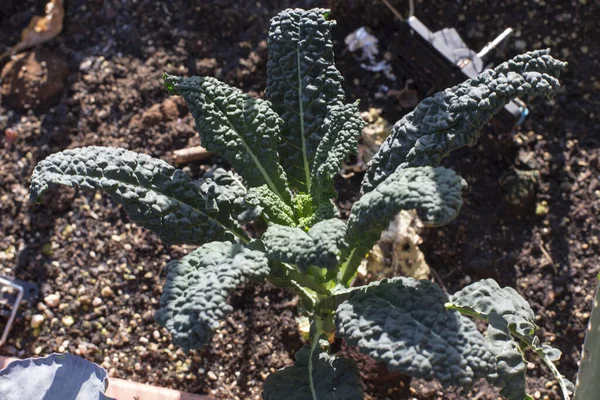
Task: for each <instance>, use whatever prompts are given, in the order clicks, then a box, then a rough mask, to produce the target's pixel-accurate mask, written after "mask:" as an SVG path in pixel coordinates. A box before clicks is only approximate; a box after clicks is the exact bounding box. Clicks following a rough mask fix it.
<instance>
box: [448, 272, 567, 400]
mask: <svg viewBox="0 0 600 400" xmlns="http://www.w3.org/2000/svg"><path fill="white" fill-rule="evenodd" d="M448 305H449V307H450V308H453V309H458V310H460V311H461V312H464V313H466V314H469V315H473V316H475V317H478V318H481V319H484V320H486V321H487V322H488V323H489V328H488V334H487V339H488V340H489V342H490V344H491V347H492V348H493V349H494V351H495V352H496V357H497V359H498V375H497V376H492V377H490V381H492V383H494V384H495V385H496V386H499V387H503V391H502V394H504V395H506V396H507V397H508V398H510V399H517V398H519V394H520V393H521V392H519V391H518V390H517V387H518V385H520V383H521V382H523V380H524V378H523V377H522V374H523V373H524V368H525V363H524V362H523V360H521V363H522V365H521V363H518V362H517V357H516V353H515V351H517V350H516V346H518V345H519V342H523V343H525V344H527V345H529V346H531V348H532V349H533V351H534V352H536V353H537V354H538V355H539V356H540V357H541V358H542V360H543V361H544V363H545V364H546V365H547V366H548V367H549V368H550V370H551V371H552V373H553V375H554V376H555V377H556V379H557V380H558V381H559V385H560V386H561V389H562V390H563V392H567V391H568V390H570V388H571V386H572V384H571V383H570V382H569V381H567V380H566V379H565V378H564V377H563V376H562V375H561V374H560V372H558V370H557V369H556V366H554V364H553V363H552V362H553V361H556V360H557V359H558V358H560V352H559V351H558V350H556V349H553V348H551V347H550V346H542V345H541V344H540V343H539V339H538V338H537V337H535V336H533V334H534V331H535V329H536V325H535V314H534V313H533V310H532V309H531V307H530V306H529V304H528V303H527V301H526V300H525V299H524V298H523V297H521V295H520V294H519V293H518V292H517V291H516V290H514V289H513V288H511V287H504V288H501V287H500V286H499V285H498V283H496V281H494V280H493V279H483V280H481V281H477V282H475V283H472V284H470V285H468V286H465V287H464V288H463V289H462V290H460V291H458V292H456V293H455V294H453V295H452V296H451V297H450V303H449V304H448ZM507 331H508V332H510V333H511V336H509V337H510V338H511V339H512V341H513V344H512V345H511V344H510V343H509V342H508V338H507V337H506V332H507ZM515 336H516V337H515Z"/></svg>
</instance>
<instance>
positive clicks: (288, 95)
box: [266, 9, 345, 193]
mask: <svg viewBox="0 0 600 400" xmlns="http://www.w3.org/2000/svg"><path fill="white" fill-rule="evenodd" d="M327 12H328V10H324V9H312V10H307V11H305V10H301V9H293V10H292V9H288V10H285V11H282V12H281V13H279V15H277V16H276V17H274V18H273V19H272V20H271V26H270V27H269V38H268V49H269V59H268V61H267V89H266V96H267V98H268V99H269V100H270V101H271V103H272V105H273V109H274V110H275V111H276V112H277V113H278V114H279V115H280V116H281V118H282V119H283V121H284V125H283V127H282V136H283V142H282V143H281V145H280V147H279V154H280V155H281V163H282V164H283V167H284V168H285V171H286V173H287V176H288V179H289V181H290V185H291V186H292V187H294V188H296V189H298V190H299V191H301V192H304V193H310V185H311V184H310V172H311V171H310V169H311V165H312V162H313V159H314V158H315V154H316V152H317V147H318V146H319V142H320V141H321V137H322V135H323V134H324V132H322V131H321V130H320V129H319V128H320V126H321V125H322V124H323V121H324V120H325V116H326V115H327V108H328V107H330V106H333V105H335V104H341V103H342V102H343V101H344V97H345V96H344V91H343V90H342V85H341V83H342V81H343V78H342V76H341V74H340V73H339V71H338V70H337V69H336V68H335V66H334V54H333V43H332V41H331V28H332V26H333V25H335V22H334V21H328V20H327V19H326V17H325V16H326V14H327Z"/></svg>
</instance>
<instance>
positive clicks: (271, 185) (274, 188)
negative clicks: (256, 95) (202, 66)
mask: <svg viewBox="0 0 600 400" xmlns="http://www.w3.org/2000/svg"><path fill="white" fill-rule="evenodd" d="M204 94H205V96H206V98H207V99H208V100H210V102H211V103H212V104H213V105H214V106H215V107H216V108H217V109H218V110H219V111H220V112H221V114H222V115H224V116H225V119H226V120H227V125H228V126H229V128H230V129H231V130H232V131H234V132H236V133H237V134H238V137H239V138H240V140H241V142H242V144H243V145H244V149H246V152H247V153H248V154H249V155H250V158H252V162H254V164H255V165H256V168H258V170H259V171H260V174H261V175H262V176H263V178H264V180H265V182H266V183H267V186H268V187H269V189H271V191H272V192H273V193H275V194H276V195H277V196H278V197H279V198H280V199H281V200H282V201H283V202H284V203H286V204H287V202H286V201H285V198H284V197H283V195H282V194H281V193H280V192H279V190H278V189H277V186H276V185H275V183H274V182H273V180H272V179H271V177H270V176H269V174H268V173H267V171H266V170H265V168H264V167H263V165H262V164H261V162H260V161H259V159H258V157H257V156H256V154H254V152H253V151H252V149H251V148H250V146H249V145H248V143H246V141H245V140H244V136H243V135H240V133H239V132H238V131H237V130H236V129H235V128H234V126H233V124H232V122H231V120H230V119H229V115H228V114H227V113H226V112H224V111H223V110H222V109H221V107H219V105H218V104H217V103H215V101H214V99H212V98H211V97H210V96H209V95H208V94H207V93H206V92H205V93H204ZM245 107H246V105H245V103H244V102H242V114H243V115H244V117H245V111H246V109H245ZM244 126H245V127H246V128H247V125H246V119H245V118H244Z"/></svg>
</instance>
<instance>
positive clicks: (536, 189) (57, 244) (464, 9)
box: [0, 0, 600, 399]
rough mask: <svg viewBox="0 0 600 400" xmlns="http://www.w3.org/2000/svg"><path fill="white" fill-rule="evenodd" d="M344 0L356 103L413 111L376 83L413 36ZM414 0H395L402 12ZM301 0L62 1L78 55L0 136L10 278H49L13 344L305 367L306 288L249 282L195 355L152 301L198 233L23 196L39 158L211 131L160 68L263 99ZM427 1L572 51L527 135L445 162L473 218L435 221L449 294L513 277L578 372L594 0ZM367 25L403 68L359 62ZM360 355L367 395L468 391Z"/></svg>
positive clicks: (539, 392)
mask: <svg viewBox="0 0 600 400" xmlns="http://www.w3.org/2000/svg"><path fill="white" fill-rule="evenodd" d="M43 3H44V2H43V1H36V0H21V1H13V0H4V1H2V2H1V4H0V43H1V44H3V45H4V46H8V45H12V44H14V43H16V42H17V41H18V37H19V32H20V30H21V29H22V28H24V27H25V26H26V25H27V23H28V21H29V19H30V18H31V16H33V15H34V14H40V13H42V10H43ZM332 3H333V4H331V6H332V8H333V13H332V14H333V15H332V17H333V18H336V19H337V20H338V27H337V28H336V29H335V38H336V54H337V57H338V66H339V68H340V70H341V71H342V74H343V75H344V76H345V77H346V84H345V86H346V91H347V93H348V97H349V98H351V99H354V98H360V99H361V104H360V107H361V109H367V108H368V107H371V106H376V107H382V108H383V110H384V116H385V117H386V118H387V119H389V120H390V121H395V120H396V119H397V118H399V117H400V116H401V115H403V114H404V113H406V112H408V111H409V110H408V109H405V108H402V103H401V102H400V101H399V100H398V99H397V98H395V97H394V96H390V97H386V96H385V95H379V94H378V92H379V91H380V86H381V85H387V86H389V87H390V88H392V89H402V88H404V85H405V82H406V81H407V80H408V79H413V78H414V77H413V76H412V74H411V73H409V72H408V71H407V70H405V69H403V66H402V65H401V64H399V63H397V62H395V61H397V55H398V51H399V48H400V47H399V43H401V42H402V41H406V40H410V39H409V38H406V37H400V36H399V34H398V32H399V29H398V26H399V24H400V22H398V21H396V20H394V19H393V16H392V14H391V13H390V12H389V10H387V8H385V7H384V6H383V5H382V4H381V3H380V2H378V1H366V0H364V1H363V0H347V1H343V2H342V1H339V0H337V1H334V2H332ZM406 3H407V2H404V1H400V0H398V1H392V4H394V6H395V7H396V8H397V9H398V10H399V11H400V12H401V13H405V14H406V12H407V4H406ZM290 6H299V7H304V8H309V7H314V6H327V2H326V1H324V0H323V1H310V0H305V1H284V0H281V1H277V0H272V1H260V2H254V1H253V2H240V1H235V0H212V1H208V0H205V1H191V0H190V1H185V0H173V1H169V2H159V1H154V2H152V1H146V0H138V1H137V2H135V1H128V2H124V1H117V0H112V1H110V0H94V1H86V0H67V1H66V18H65V27H64V30H63V32H62V33H61V34H60V35H59V36H58V37H57V38H55V39H54V40H52V41H51V42H49V43H47V44H45V45H43V46H42V48H43V49H45V50H48V51H50V52H52V53H54V54H55V55H57V56H58V57H60V58H61V59H62V60H64V61H65V62H66V63H67V64H68V66H69V71H70V74H69V76H68V78H67V80H66V85H65V89H64V90H63V91H62V94H60V95H59V97H58V98H56V99H54V100H49V102H48V103H46V104H43V105H42V106H40V108H39V110H38V111H35V112H33V111H27V110H22V109H18V108H11V107H9V106H8V105H7V104H6V102H5V101H4V100H2V105H1V106H0V133H1V132H5V135H6V136H5V135H2V137H0V143H1V145H0V160H1V161H0V215H1V217H2V218H1V221H0V227H1V230H0V274H2V275H9V276H16V277H18V278H20V279H24V280H28V281H32V282H36V283H37V284H39V286H40V288H41V296H40V298H39V299H37V300H36V301H35V302H34V304H33V305H32V307H31V308H30V309H27V307H24V308H23V310H22V313H21V316H20V317H19V319H18V320H17V322H16V325H15V327H14V328H13V331H12V333H11V335H10V340H9V343H8V344H7V345H5V346H4V347H3V348H2V349H1V352H2V353H4V354H7V355H16V356H19V357H28V356H34V355H36V354H40V355H43V354H48V353H51V352H53V351H69V352H72V353H77V354H82V355H84V356H85V357H86V358H88V359H90V360H94V361H96V362H98V363H100V364H102V365H103V366H104V367H106V368H107V369H108V370H109V371H110V374H111V376H115V377H123V378H128V379H132V380H135V381H141V382H149V383H153V384H157V385H161V386H166V387H172V388H177V389H180V390H184V391H190V392H194V393H203V394H210V395H213V396H214V397H216V398H223V399H250V398H257V397H258V396H259V393H260V390H261V386H262V381H263V380H264V379H265V377H266V376H267V374H268V373H269V372H272V371H275V370H276V369H278V368H281V367H283V366H285V365H289V364H290V363H292V361H293V354H294V352H295V351H296V350H297V349H298V348H299V347H300V346H301V341H300V337H299V335H298V333H297V329H296V326H295V321H294V317H295V315H296V299H295V298H294V297H293V296H291V295H289V294H287V293H285V292H283V291H281V290H279V289H276V288H273V287H272V286H269V285H262V286H261V285H258V286H256V285H248V286H246V287H243V288H240V289H238V290H237V291H236V292H235V293H234V294H233V295H232V297H231V301H232V303H233V305H234V307H235V308H236V310H237V311H235V312H234V313H233V314H232V315H231V316H230V317H229V318H227V320H226V321H224V323H223V326H222V329H221V330H220V331H219V332H217V334H216V335H215V338H214V340H213V343H212V345H211V346H208V347H206V348H205V349H203V350H200V351H194V352H191V353H190V354H188V355H185V354H183V353H182V352H181V351H180V350H177V349H176V348H175V347H174V346H172V345H171V344H170V340H169V337H168V335H167V334H166V331H165V330H163V329H161V328H160V327H159V326H158V325H157V324H156V323H155V322H154V320H153V314H154V311H155V310H156V308H157V302H158V299H159V297H160V294H161V287H162V282H163V281H164V273H163V268H164V266H165V264H166V262H167V261H168V260H170V259H172V258H177V257H181V256H182V255H183V254H184V253H185V252H188V251H190V250H191V248H190V247H185V246H180V247H173V248H165V247H164V246H163V244H162V243H161V242H160V241H159V240H158V239H157V237H156V236H154V235H153V234H151V233H149V232H146V231H144V230H142V229H141V228H138V227H137V226H135V225H134V224H131V223H129V221H128V219H127V218H126V215H125V213H124V211H123V210H122V209H121V208H120V207H116V206H115V205H114V204H113V203H112V202H111V201H110V200H109V199H108V198H106V197H104V196H99V195H95V194H94V193H89V192H79V191H75V190H68V189H65V188H61V189H59V190H52V191H51V192H50V193H49V194H47V195H46V197H45V200H44V203H43V204H42V205H41V206H32V205H30V204H29V203H28V186H29V181H30V179H29V177H30V175H31V172H32V170H33V168H34V166H35V164H36V163H37V162H39V161H40V160H42V159H43V158H44V157H46V156H47V155H49V154H51V153H54V152H56V151H59V150H62V149H65V148H71V147H78V146H86V145H105V146H121V147H126V148H128V149H131V150H134V151H138V152H143V153H147V154H150V155H152V156H156V157H161V158H163V159H165V160H168V161H170V160H171V156H172V151H173V150H175V149H178V148H183V147H186V146H190V145H197V144H199V140H198V138H197V135H196V134H195V131H194V128H193V121H192V119H191V117H190V116H189V115H188V113H187V111H186V110H185V107H184V106H182V104H181V102H180V101H179V100H177V99H168V97H169V96H168V94H167V93H166V91H165V90H164V89H163V87H162V83H161V76H162V74H163V72H165V71H166V72H169V73H176V74H180V75H192V74H206V75H213V76H216V77H217V78H219V79H222V80H224V81H226V82H227V83H229V84H231V85H235V86H238V87H241V88H243V89H244V90H245V91H249V92H254V93H256V94H259V95H260V94H261V93H262V92H263V90H264V87H265V80H266V77H265V71H266V65H265V64H266V58H267V52H266V42H265V40H266V31H267V27H268V23H269V19H270V18H271V17H272V16H273V15H275V14H276V13H277V11H279V10H281V9H283V8H286V7H290ZM416 15H417V16H418V17H419V18H420V19H421V20H422V21H423V22H424V23H425V24H426V25H427V26H429V27H430V28H431V29H432V30H436V29H440V28H443V27H455V28H456V29H457V30H458V31H459V32H460V33H461V34H462V36H463V38H464V39H465V41H466V42H467V43H468V44H469V45H470V46H471V47H472V48H475V49H479V48H481V47H483V45H485V43H486V42H487V41H488V40H490V39H491V38H492V37H494V36H495V35H497V34H499V33H500V32H501V31H502V30H504V28H506V27H509V26H510V27H513V28H514V29H515V31H516V32H517V33H516V36H517V37H516V38H513V39H512V40H510V42H509V44H508V46H506V48H505V49H504V51H503V52H498V53H495V55H494V60H493V61H496V62H497V61H501V60H503V59H505V58H508V57H511V56H513V55H516V54H518V53H520V52H522V51H525V50H530V49H536V48H545V47H551V48H552V51H553V54H554V55H555V56H556V57H558V58H563V59H566V60H567V61H568V62H569V67H568V69H567V71H566V73H565V74H564V78H562V79H561V80H562V82H563V89H561V91H560V93H559V94H558V96H556V97H555V98H554V99H553V100H544V99H535V100H533V101H531V102H529V106H530V110H531V114H530V116H529V117H528V118H527V120H526V121H525V123H524V125H523V126H522V127H521V128H520V129H519V130H518V132H517V133H516V134H515V135H510V134H508V133H506V132H500V131H497V130H494V129H493V128H487V129H485V130H484V132H482V138H481V140H480V142H479V144H478V145H477V146H476V147H475V148H472V149H463V150H461V151H458V152H456V153H455V154H453V155H452V156H451V157H450V158H449V159H448V160H446V161H445V162H444V165H446V166H451V167H453V168H455V169H456V170H457V171H458V172H459V173H460V174H461V175H462V176H463V177H464V178H465V179H466V180H467V182H468V183H469V189H468V191H467V192H465V194H464V197H465V205H464V208H463V211H462V213H461V215H460V217H459V218H458V219H457V220H456V221H454V222H453V223H451V224H450V225H448V226H447V227H445V228H443V229H435V230H430V231H427V232H426V234H425V244H424V246H423V249H424V252H425V254H426V257H427V261H428V262H429V264H430V266H431V267H432V268H433V269H434V270H435V271H436V272H437V275H438V276H439V277H441V282H440V283H441V284H443V286H444V287H445V288H446V289H447V290H448V291H450V292H454V291H455V290H458V289H460V288H461V287H462V286H463V285H465V284H466V283H468V282H470V281H472V280H476V279H480V278H483V277H493V278H495V279H497V280H498V281H499V282H500V283H501V284H502V285H510V286H512V287H515V288H517V290H519V292H520V293H521V294H522V295H523V296H525V297H526V298H527V300H528V301H530V302H531V304H532V306H533V308H534V310H535V311H536V313H537V314H538V315H539V321H538V324H539V326H540V331H539V335H540V337H541V339H542V341H543V342H550V343H552V344H553V345H554V346H556V347H558V348H560V349H561V350H563V352H564V355H563V358H562V359H561V361H560V362H559V369H560V370H561V371H562V372H563V373H564V374H565V375H566V376H567V377H568V378H569V379H571V380H574V378H575V373H576V369H577V361H578V360H579V351H580V347H581V344H582V341H583V335H584V331H585V326H586V323H587V319H588V317H589V311H590V307H591V297H592V295H593V289H594V286H595V284H596V278H595V276H596V274H597V273H598V271H599V267H598V266H599V265H600V257H599V246H600V243H599V239H598V236H599V233H600V232H599V231H600V227H599V220H598V212H599V208H600V184H599V182H598V180H599V179H600V151H599V150H598V145H599V144H600V139H599V137H598V132H600V119H599V118H598V114H599V111H598V106H599V105H600V81H598V72H599V71H600V69H599V66H600V65H599V64H600V59H599V56H598V55H599V54H600V39H599V38H600V25H598V21H597V17H598V15H600V3H599V2H598V1H593V0H588V1H587V2H586V1H578V0H570V1H566V2H565V1H555V2H552V1H546V2H544V1H535V2H522V1H517V0H510V1H506V0H503V1H499V2H478V1H463V2H447V1H442V0H434V1H427V2H422V1H417V2H416ZM363 25H364V26H367V27H369V28H370V29H371V31H372V32H373V33H374V34H375V35H376V36H377V37H378V38H379V39H380V40H381V53H382V55H383V54H384V53H385V52H388V56H389V58H390V59H391V60H392V65H393V72H394V73H395V74H396V76H397V77H398V80H397V81H396V82H391V81H389V80H387V79H386V78H385V77H384V76H382V75H381V76H380V75H377V74H374V73H372V72H368V71H365V70H364V69H361V68H360V66H359V62H357V60H356V58H355V55H354V54H352V53H349V52H348V51H347V50H345V49H344V44H343V38H344V37H345V36H346V35H347V34H348V33H350V32H352V31H353V30H354V29H356V28H358V27H360V26H363ZM3 50H4V49H2V48H0V51H3ZM409 86H410V88H412V89H414V90H416V91H417V93H418V95H419V99H421V98H423V97H424V96H425V95H427V94H428V93H429V94H430V93H431V92H432V91H433V90H439V89H442V88H432V87H431V85H430V84H429V83H428V82H426V81H425V82H422V81H419V80H416V79H415V81H414V82H413V83H411V84H410V85H409ZM15 134H16V139H14V136H15ZM9 139H10V140H9ZM222 163H223V162H222V160H220V159H219V158H218V157H215V158H214V159H212V160H211V161H210V162H209V163H208V164H207V165H199V164H192V165H189V166H187V167H186V171H187V172H189V173H190V174H192V175H193V176H196V177H197V176H200V175H201V174H202V172H203V170H205V169H206V168H210V167H211V166H212V165H214V164H222ZM513 169H519V170H524V171H525V170H527V171H528V170H538V171H539V179H538V181H537V183H536V184H535V185H533V191H532V192H531V194H530V197H529V199H528V200H525V201H523V204H520V205H517V206H515V205H512V204H511V203H510V202H509V201H508V200H510V198H509V196H508V195H507V192H506V189H505V188H506V185H504V186H503V185H501V184H500V180H501V178H502V177H503V176H505V175H506V174H507V173H509V172H510V171H511V170H513ZM503 182H506V179H505V180H504V181H503ZM339 183H340V184H341V185H343V184H344V182H343V180H341V181H340V182H339ZM347 183H348V185H347V186H345V187H346V189H345V193H344V198H347V199H355V198H356V188H357V185H356V183H357V180H356V178H355V180H354V181H350V182H347ZM542 201H545V202H546V203H545V204H547V206H546V205H543V206H542V204H541V203H542ZM538 205H540V206H541V207H536V206H538ZM545 207H547V209H548V212H547V213H546V212H545V210H544V208H545ZM536 209H537V213H536ZM53 293H57V294H59V295H60V299H59V301H58V303H57V304H56V305H54V304H53V303H52V301H49V304H50V306H46V305H45V304H46V303H45V302H44V301H43V298H44V297H45V296H47V295H49V294H53ZM96 297H97V298H98V299H95V298H96ZM37 313H41V314H43V315H45V317H46V320H45V321H44V322H43V324H42V325H41V327H40V328H38V329H34V328H32V327H31V326H30V322H29V320H30V317H31V315H32V314H37ZM69 317H72V318H73V320H72V321H71V320H70V318H69ZM346 351H348V352H351V350H346ZM355 358H356V359H357V360H359V363H360V364H361V366H363V367H364V368H363V377H364V378H365V384H366V386H367V389H368V390H367V391H368V393H369V396H371V398H377V399H385V398H390V399H404V398H409V397H410V398H418V399H455V398H460V396H459V395H458V391H457V390H454V389H450V390H447V391H443V390H442V389H441V387H439V385H437V384H436V383H430V382H424V381H420V380H412V381H410V380H408V379H406V378H405V377H401V376H399V375H397V374H393V373H387V371H386V370H385V368H384V367H382V366H381V365H377V364H375V363H374V362H373V361H372V360H369V359H365V358H364V357H360V356H359V355H356V357H355ZM532 361H534V362H533V363H531V364H530V371H529V376H530V379H529V380H528V382H529V389H530V392H531V393H532V394H534V397H535V398H548V399H556V398H558V392H557V390H556V385H555V383H554V384H553V383H547V382H549V381H551V378H549V373H548V371H547V370H546V369H545V367H543V366H540V364H539V363H538V362H537V361H535V359H533V358H532ZM470 396H473V397H476V398H479V399H494V398H496V397H497V391H495V389H492V388H490V387H489V385H487V384H485V383H482V384H481V385H480V386H478V387H477V389H476V390H474V391H473V392H472V393H471V395H470Z"/></svg>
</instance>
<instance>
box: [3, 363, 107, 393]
mask: <svg viewBox="0 0 600 400" xmlns="http://www.w3.org/2000/svg"><path fill="white" fill-rule="evenodd" d="M107 384H108V382H107V373H106V371H105V370H104V369H103V368H101V367H100V366H98V365H97V364H94V363H93V362H90V361H87V360H85V359H83V358H81V357H77V356H74V355H72V354H57V353H54V354H51V355H49V356H47V357H43V358H27V359H24V360H17V361H13V362H11V363H10V364H9V365H8V366H7V367H6V368H4V369H3V370H2V371H0V398H2V400H24V399H26V400H55V399H56V400H59V399H60V400H114V399H112V398H110V397H107V396H106V395H105V394H104V391H105V390H106V386H107Z"/></svg>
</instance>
